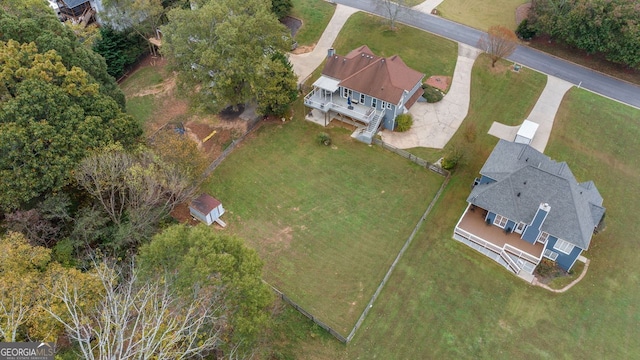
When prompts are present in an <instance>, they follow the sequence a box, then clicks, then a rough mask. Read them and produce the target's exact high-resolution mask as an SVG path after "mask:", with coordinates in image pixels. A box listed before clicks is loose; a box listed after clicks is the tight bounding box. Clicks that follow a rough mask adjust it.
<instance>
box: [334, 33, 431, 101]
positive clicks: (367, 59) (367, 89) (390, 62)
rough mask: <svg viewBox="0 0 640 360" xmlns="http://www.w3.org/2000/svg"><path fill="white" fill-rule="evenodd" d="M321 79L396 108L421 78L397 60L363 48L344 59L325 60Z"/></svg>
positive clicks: (336, 56) (342, 57) (394, 57)
mask: <svg viewBox="0 0 640 360" xmlns="http://www.w3.org/2000/svg"><path fill="white" fill-rule="evenodd" d="M322 75H325V76H329V77H332V78H334V79H338V80H340V86H344V87H346V88H348V89H352V90H355V91H357V92H360V93H364V94H367V95H370V96H373V97H375V98H378V99H380V100H384V101H388V102H390V103H392V104H397V103H399V102H400V99H401V97H402V95H403V93H404V91H410V90H411V89H413V87H414V86H415V85H416V84H417V83H418V82H420V81H421V80H422V78H423V77H424V74H422V73H420V72H418V71H416V70H413V69H411V68H410V67H408V66H407V65H406V64H405V63H404V62H403V61H402V59H401V58H400V57H399V56H397V55H394V56H391V57H388V58H382V57H379V56H376V55H374V54H373V52H371V49H369V48H368V47H367V46H366V45H363V46H361V47H359V48H357V49H355V50H353V51H351V52H350V53H349V54H347V55H346V56H340V55H333V56H331V57H329V58H327V62H326V63H325V66H324V69H323V70H322Z"/></svg>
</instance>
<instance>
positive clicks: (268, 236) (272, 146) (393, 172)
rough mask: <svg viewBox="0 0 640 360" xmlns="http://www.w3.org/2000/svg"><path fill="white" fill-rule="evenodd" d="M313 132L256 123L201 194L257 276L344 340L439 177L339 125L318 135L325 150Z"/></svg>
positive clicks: (296, 125)
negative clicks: (241, 243) (218, 207)
mask: <svg viewBox="0 0 640 360" xmlns="http://www.w3.org/2000/svg"><path fill="white" fill-rule="evenodd" d="M300 113H303V112H300ZM321 131H323V129H322V128H320V127H318V126H317V125H315V124H313V123H309V122H306V121H303V120H299V119H295V120H293V121H292V122H289V123H286V124H267V125H265V126H263V127H262V128H261V129H260V130H259V131H258V132H257V135H256V136H255V138H253V139H250V140H248V141H247V142H246V143H244V144H243V146H242V147H241V148H240V149H237V150H236V151H235V152H234V153H233V154H232V156H230V157H229V158H228V159H227V160H225V161H224V163H223V164H222V165H221V166H220V167H219V168H218V169H216V171H215V172H214V173H213V175H212V177H211V181H210V182H209V184H207V185H206V190H207V191H208V192H209V193H211V194H213V195H214V196H216V197H217V198H219V199H220V200H221V201H222V203H223V204H224V205H225V208H226V209H227V210H228V213H227V215H225V221H226V222H227V223H228V224H229V231H230V232H232V233H234V234H238V235H239V236H241V237H242V238H244V239H246V240H247V242H248V243H249V244H250V245H251V246H253V247H255V248H256V249H257V250H258V251H259V253H260V255H261V257H262V259H264V261H265V263H266V265H265V271H264V272H265V280H266V281H268V282H269V283H271V284H273V285H274V286H276V287H278V288H279V289H281V290H282V291H284V292H285V293H286V294H287V295H288V296H289V297H291V298H292V299H294V301H296V302H298V303H299V304H300V305H301V306H303V307H304V308H305V309H306V310H308V311H310V312H311V313H312V314H314V315H315V316H317V317H318V318H319V319H321V320H322V321H324V322H326V323H327V324H329V325H330V326H332V327H334V329H336V330H337V331H339V332H340V333H342V334H344V335H348V332H349V331H350V330H351V328H352V327H353V325H354V324H355V322H356V320H357V318H358V317H359V316H360V314H361V312H362V311H363V310H364V306H365V305H366V303H367V302H368V301H369V298H370V297H371V296H372V295H373V292H374V291H375V288H376V287H377V285H378V284H379V283H380V281H381V280H382V278H383V276H384V274H385V272H386V271H387V269H388V267H389V266H390V264H391V262H392V261H393V259H394V258H395V256H396V255H397V253H398V251H399V250H400V248H401V247H402V245H403V243H404V242H405V240H406V239H407V237H408V236H409V234H410V233H411V231H412V230H413V227H414V226H415V224H416V223H417V221H418V219H419V218H420V216H421V215H422V213H423V211H424V210H425V209H426V207H427V205H428V204H429V202H430V201H431V199H432V198H433V196H434V195H435V193H436V191H437V190H438V188H439V186H440V184H441V183H442V181H443V180H444V179H443V178H442V177H440V176H437V175H435V174H433V173H431V172H429V171H427V170H425V169H424V168H420V167H418V166H417V165H414V164H413V163H410V162H408V161H405V160H404V159H401V158H400V157H398V156H397V155H395V154H392V153H390V152H386V151H384V150H382V149H381V148H379V147H375V146H373V147H371V146H367V145H365V144H362V143H359V142H357V141H355V140H353V139H351V138H350V134H351V131H350V130H347V129H344V128H332V129H324V131H327V132H329V133H330V134H331V136H332V138H333V146H332V147H327V146H323V145H319V144H318V143H317V141H316V139H315V138H316V136H317V134H318V133H320V132H321Z"/></svg>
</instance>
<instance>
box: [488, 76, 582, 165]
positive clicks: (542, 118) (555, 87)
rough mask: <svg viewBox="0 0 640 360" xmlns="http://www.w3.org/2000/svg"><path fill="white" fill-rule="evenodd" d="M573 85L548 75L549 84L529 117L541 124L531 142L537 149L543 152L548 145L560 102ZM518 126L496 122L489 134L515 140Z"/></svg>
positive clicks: (530, 119)
mask: <svg viewBox="0 0 640 360" xmlns="http://www.w3.org/2000/svg"><path fill="white" fill-rule="evenodd" d="M572 86H573V84H571V83H569V82H566V81H564V80H561V79H558V78H557V77H554V76H548V77H547V85H546V86H545V87H544V90H542V94H540V97H539V98H538V102H536V105H535V106H534V107H533V110H531V113H530V114H529V116H528V117H527V119H528V120H529V121H533V122H535V123H537V124H538V125H539V126H538V130H537V131H536V134H535V136H534V137H533V141H532V142H531V144H530V145H531V146H532V147H533V148H535V149H536V150H538V151H540V152H542V153H543V152H544V149H545V148H546V147H547V143H548V142H549V137H550V136H551V129H552V128H553V121H554V119H555V117H556V113H557V112H558V108H559V107H560V103H561V102H562V99H563V98H564V95H565V94H566V92H567V91H568V90H569V89H570V88H571V87H572ZM523 120H524V119H523ZM518 128H519V127H518V126H507V125H504V124H500V123H497V122H494V123H493V124H492V125H491V128H490V129H489V134H491V135H493V136H496V137H499V138H501V139H505V140H509V141H513V139H514V138H515V134H516V132H517V131H518Z"/></svg>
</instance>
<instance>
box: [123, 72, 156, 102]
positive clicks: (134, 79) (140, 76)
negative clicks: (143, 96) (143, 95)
mask: <svg viewBox="0 0 640 360" xmlns="http://www.w3.org/2000/svg"><path fill="white" fill-rule="evenodd" d="M164 76H165V74H164V73H163V72H162V71H158V67H155V66H147V67H143V68H141V69H140V70H138V71H136V72H135V73H133V75H131V76H130V77H128V78H127V79H125V80H124V81H123V82H122V83H121V84H120V88H121V89H122V91H123V92H124V94H125V95H126V96H127V98H128V97H130V96H133V95H135V94H136V93H138V92H140V91H141V90H144V89H147V88H149V87H152V86H154V85H158V84H160V83H162V81H163V80H164Z"/></svg>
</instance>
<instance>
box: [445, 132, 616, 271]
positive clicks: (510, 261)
mask: <svg viewBox="0 0 640 360" xmlns="http://www.w3.org/2000/svg"><path fill="white" fill-rule="evenodd" d="M480 175H481V176H480V178H478V179H476V181H475V183H474V186H473V189H472V190H471V194H469V197H468V198H467V203H468V206H467V209H466V210H465V212H464V213H463V215H462V217H461V218H460V220H459V221H458V223H457V224H456V227H455V230H454V234H453V237H454V239H456V240H458V241H460V242H463V243H465V244H467V245H469V246H470V247H472V248H474V249H476V250H478V251H479V252H481V253H483V254H485V255H486V256H488V257H490V258H492V259H493V260H495V261H496V262H498V263H500V264H501V265H503V266H504V267H505V268H507V269H508V270H509V271H511V272H513V273H515V274H518V275H521V274H523V273H526V274H533V271H534V270H535V268H536V266H537V265H538V264H539V263H540V261H541V260H542V258H548V259H551V260H553V261H555V262H556V263H557V264H558V265H559V266H560V267H561V268H563V269H564V270H566V271H568V270H570V269H571V267H573V264H574V263H575V261H576V260H577V259H578V257H579V256H580V255H581V254H582V252H583V251H585V250H587V249H588V248H589V244H590V243H591V238H592V237H593V234H594V231H596V230H597V229H598V226H599V225H600V223H601V221H602V219H603V217H604V213H605V208H604V207H602V201H603V199H602V196H600V193H599V192H598V189H597V188H596V186H595V184H594V183H593V182H592V181H587V182H582V183H579V182H578V181H577V180H576V178H575V176H574V175H573V173H572V172H571V170H570V169H569V166H568V165H567V163H565V162H556V161H554V160H552V159H550V158H549V157H547V156H546V155H544V154H542V153H541V152H539V151H537V150H536V149H534V148H532V147H531V146H529V145H526V144H520V143H515V142H509V141H505V140H500V141H499V142H498V144H497V145H496V147H495V148H494V149H493V152H492V153H491V155H489V158H488V159H487V161H486V162H485V164H484V166H483V167H482V169H481V170H480Z"/></svg>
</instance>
